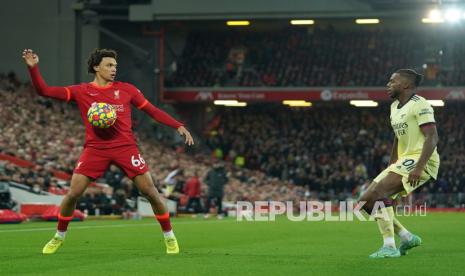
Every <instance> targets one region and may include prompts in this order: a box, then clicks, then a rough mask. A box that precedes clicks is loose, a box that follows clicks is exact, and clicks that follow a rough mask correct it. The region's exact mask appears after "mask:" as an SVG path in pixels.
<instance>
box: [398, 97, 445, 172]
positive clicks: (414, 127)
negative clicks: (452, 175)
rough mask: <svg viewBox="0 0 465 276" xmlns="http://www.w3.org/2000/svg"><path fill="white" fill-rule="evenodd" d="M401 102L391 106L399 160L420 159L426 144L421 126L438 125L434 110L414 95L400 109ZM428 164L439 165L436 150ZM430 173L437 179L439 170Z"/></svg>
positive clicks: (421, 98)
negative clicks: (406, 158) (407, 158)
mask: <svg viewBox="0 0 465 276" xmlns="http://www.w3.org/2000/svg"><path fill="white" fill-rule="evenodd" d="M399 104H400V103H399V101H398V100H395V101H394V102H393V103H392V105H391V125H392V129H393V130H394V133H395V135H396V137H397V141H398V146H397V156H398V159H402V158H405V157H412V158H414V159H418V158H419V157H420V155H421V151H422V149H423V144H424V143H425V136H424V135H423V132H421V129H420V126H421V125H424V124H428V123H436V121H435V120H434V110H433V108H432V107H431V105H430V104H429V103H428V102H427V101H426V99H425V98H423V97H421V96H418V95H413V96H412V97H411V98H410V100H409V101H408V102H407V103H405V104H404V105H403V106H400V107H399ZM428 163H435V167H438V165H439V154H438V152H437V150H436V149H435V150H434V152H433V154H432V155H431V157H430V159H429V162H428ZM428 167H429V166H428V164H427V168H426V170H427V171H429V173H430V174H431V176H432V177H433V178H436V175H437V169H430V170H429V168H428Z"/></svg>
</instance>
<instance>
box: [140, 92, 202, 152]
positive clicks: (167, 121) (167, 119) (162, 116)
mask: <svg viewBox="0 0 465 276" xmlns="http://www.w3.org/2000/svg"><path fill="white" fill-rule="evenodd" d="M139 109H141V110H143V111H144V112H146V113H147V114H148V115H150V117H152V118H153V119H154V120H155V121H157V122H159V123H162V124H164V125H166V126H169V127H172V128H175V129H176V130H177V131H178V133H179V134H180V135H181V136H183V137H184V138H185V143H186V144H187V145H189V146H192V145H193V144H194V139H193V138H192V135H191V134H190V132H189V131H188V130H187V129H186V128H185V127H184V126H183V124H181V123H180V122H178V121H177V120H176V119H174V118H173V117H171V116H170V115H169V114H168V113H166V112H165V111H163V110H161V109H159V108H156V107H155V106H154V105H153V104H151V103H150V102H149V101H148V100H145V101H144V103H143V104H142V106H141V107H139Z"/></svg>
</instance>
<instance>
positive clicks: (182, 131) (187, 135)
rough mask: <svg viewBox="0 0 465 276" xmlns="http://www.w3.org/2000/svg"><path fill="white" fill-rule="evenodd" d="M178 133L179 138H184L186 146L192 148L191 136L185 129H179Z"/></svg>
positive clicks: (192, 140)
mask: <svg viewBox="0 0 465 276" xmlns="http://www.w3.org/2000/svg"><path fill="white" fill-rule="evenodd" d="M178 132H179V134H180V135H181V136H184V138H185V139H186V141H185V143H186V144H188V145H189V146H192V145H193V144H194V139H193V138H192V135H191V134H190V132H189V131H188V130H187V129H186V128H185V127H183V126H181V127H179V128H178Z"/></svg>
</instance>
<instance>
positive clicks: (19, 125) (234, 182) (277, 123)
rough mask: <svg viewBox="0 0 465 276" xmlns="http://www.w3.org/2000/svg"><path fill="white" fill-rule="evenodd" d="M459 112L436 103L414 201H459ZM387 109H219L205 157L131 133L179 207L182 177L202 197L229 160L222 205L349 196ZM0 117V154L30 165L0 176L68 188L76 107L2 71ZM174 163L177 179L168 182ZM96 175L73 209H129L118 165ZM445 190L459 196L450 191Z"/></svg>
mask: <svg viewBox="0 0 465 276" xmlns="http://www.w3.org/2000/svg"><path fill="white" fill-rule="evenodd" d="M276 110H279V111H280V112H276ZM460 110H461V105H460V104H458V103H448V104H447V105H446V108H444V109H437V120H438V122H439V126H440V127H439V130H440V137H441V139H440V145H439V151H440V154H441V157H442V167H441V172H440V178H439V180H438V181H437V184H436V185H432V184H431V185H428V186H425V187H423V188H422V190H421V193H419V194H418V198H419V199H422V200H426V199H429V200H431V202H433V203H434V202H436V203H437V204H439V205H440V204H442V205H447V206H456V205H457V203H461V204H463V203H465V200H464V199H463V194H464V189H465V186H464V183H465V178H464V177H463V175H464V174H463V167H464V166H463V165H465V164H464V163H465V158H464V156H465V147H464V145H463V143H461V141H463V138H464V135H465V133H464V132H465V131H464V127H463V125H464V124H463V123H462V120H463V119H462V117H461V116H460V114H461V113H460ZM387 112H388V111H387V107H386V106H382V107H381V108H378V109H374V110H372V109H356V108H352V107H347V106H337V108H334V107H330V106H324V105H323V106H321V107H318V106H316V107H314V108H310V109H308V110H300V109H295V110H287V109H285V108H284V107H280V106H276V107H274V108H273V114H271V111H269V106H260V105H257V106H254V107H253V108H246V109H240V110H237V109H224V110H218V116H219V117H220V119H221V120H220V124H219V127H218V128H216V129H214V130H212V132H211V133H210V135H209V137H206V142H207V144H208V145H209V146H210V147H211V154H209V153H197V154H188V153H185V152H184V151H183V148H182V147H176V146H173V145H169V144H166V143H162V142H160V141H157V140H156V139H154V137H149V136H146V135H140V133H139V135H138V140H139V146H140V149H141V152H142V153H143V154H144V158H145V160H146V162H147V164H148V165H149V167H150V169H151V170H150V171H151V173H152V177H153V179H154V180H155V182H156V185H157V188H158V189H159V190H160V192H162V193H164V194H165V196H167V197H168V198H171V199H173V200H176V201H178V202H179V203H181V205H182V206H184V205H185V204H186V202H187V201H188V196H187V194H188V193H189V192H188V191H186V189H185V186H186V185H187V184H186V183H188V182H192V180H193V179H198V180H199V182H201V188H200V193H199V195H200V197H201V199H203V200H202V201H204V200H205V199H206V197H207V195H208V186H207V185H206V183H205V181H204V180H205V176H206V175H207V173H208V172H209V171H210V170H211V168H212V166H213V164H214V163H215V162H217V161H215V160H225V161H226V162H225V167H226V168H225V169H226V172H227V175H228V184H227V185H226V186H225V187H224V198H223V199H224V201H227V202H235V201H238V200H248V201H257V200H265V201H266V200H279V201H294V202H298V201H300V200H309V199H315V200H316V199H317V200H342V199H346V198H348V197H356V196H357V194H359V193H360V190H361V187H362V185H363V184H366V183H367V181H369V179H371V178H372V177H373V176H374V175H376V174H377V173H378V172H379V171H380V170H381V169H382V168H383V167H384V166H385V165H386V163H387V162H388V158H389V150H390V145H391V143H392V134H391V131H390V129H389V127H388V124H387V120H386V118H387V115H386V116H385V114H388V113H387ZM446 114H447V116H446ZM0 117H1V118H2V120H0V129H1V130H2V134H1V136H0V153H1V154H5V155H9V156H14V157H16V158H19V159H22V160H26V161H29V162H31V163H32V164H34V165H33V166H29V167H19V166H17V165H14V164H12V163H9V162H5V161H1V162H0V177H1V179H0V181H7V182H8V181H14V182H19V183H23V184H26V185H28V186H30V189H31V191H34V192H38V191H49V192H52V193H55V194H64V193H66V191H67V187H68V185H69V182H68V181H67V180H64V179H61V178H59V177H57V176H56V174H55V172H56V171H62V172H65V173H68V174H69V173H71V172H72V170H73V167H74V165H75V164H76V160H77V159H78V157H79V153H80V152H81V150H82V147H83V142H84V127H83V126H82V122H81V118H80V116H79V114H78V110H77V108H76V107H74V106H73V104H72V103H71V104H69V103H62V102H59V101H54V100H48V99H45V98H42V97H38V96H37V95H36V94H35V92H34V91H33V89H32V88H31V87H30V85H28V84H21V83H20V82H19V81H17V80H16V78H15V77H14V75H10V76H4V75H3V76H0ZM136 133H137V132H136ZM446 133H447V135H446ZM212 155H213V156H214V157H215V158H212ZM175 170H177V171H178V173H177V174H176V177H174V178H173V179H174V182H171V183H169V182H170V181H167V178H168V176H169V175H170V173H172V172H173V171H175ZM96 182H97V183H100V184H98V185H96V186H93V187H91V188H90V189H88V190H87V192H86V194H85V196H84V197H83V198H82V200H81V201H80V202H79V204H78V208H80V209H81V210H88V211H89V213H90V214H94V213H95V212H96V209H99V213H100V214H111V213H113V214H121V213H123V212H124V211H126V210H133V209H134V208H135V205H134V202H135V201H136V198H137V196H138V195H139V194H138V191H137V189H135V187H134V184H133V183H132V181H131V180H130V179H128V178H127V177H125V176H124V175H123V173H122V172H121V171H120V170H119V169H118V168H117V167H116V166H111V168H110V169H109V170H108V171H107V172H106V174H105V175H104V176H103V177H102V178H100V179H98V180H96ZM169 185H173V187H174V188H173V189H169V188H168V186H169ZM435 193H437V194H438V195H437V196H436V195H435ZM451 194H452V195H454V194H455V196H456V197H457V196H458V197H460V198H448V197H450V195H451ZM432 197H433V198H432Z"/></svg>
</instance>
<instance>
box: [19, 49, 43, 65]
mask: <svg viewBox="0 0 465 276" xmlns="http://www.w3.org/2000/svg"><path fill="white" fill-rule="evenodd" d="M23 59H24V62H26V64H27V66H29V67H31V68H32V67H34V66H36V65H37V63H39V56H38V55H37V54H36V53H34V52H33V51H32V50H31V49H24V50H23Z"/></svg>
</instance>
